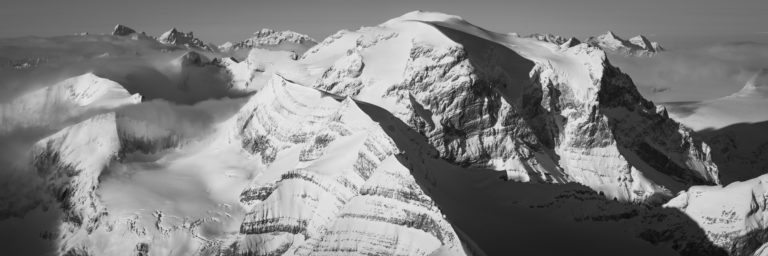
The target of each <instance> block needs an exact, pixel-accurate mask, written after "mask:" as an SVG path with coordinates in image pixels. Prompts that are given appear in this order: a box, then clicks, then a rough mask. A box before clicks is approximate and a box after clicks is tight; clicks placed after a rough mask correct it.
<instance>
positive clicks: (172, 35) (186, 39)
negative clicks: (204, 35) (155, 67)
mask: <svg viewBox="0 0 768 256" xmlns="http://www.w3.org/2000/svg"><path fill="white" fill-rule="evenodd" d="M157 41H159V42H160V43H163V44H166V45H175V46H185V47H188V48H192V49H202V50H207V51H213V50H214V47H211V46H210V45H208V44H206V43H205V42H203V40H200V39H198V38H196V37H195V35H194V34H193V33H192V31H190V32H186V33H184V32H181V31H179V30H177V29H176V28H172V29H171V30H168V31H166V32H165V33H163V34H162V35H160V37H158V38H157Z"/></svg>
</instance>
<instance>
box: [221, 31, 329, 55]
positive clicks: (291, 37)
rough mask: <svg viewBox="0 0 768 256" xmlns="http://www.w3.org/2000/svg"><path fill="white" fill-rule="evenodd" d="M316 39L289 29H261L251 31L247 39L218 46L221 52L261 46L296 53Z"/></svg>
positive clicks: (312, 44)
mask: <svg viewBox="0 0 768 256" xmlns="http://www.w3.org/2000/svg"><path fill="white" fill-rule="evenodd" d="M316 44H317V41H315V39H312V38H311V37H309V36H307V35H304V34H300V33H297V32H293V31H290V30H285V31H277V30H272V29H268V28H265V29H262V30H259V31H257V32H254V33H253V36H251V37H250V38H248V39H245V40H243V41H240V42H236V43H232V42H226V43H224V44H222V45H220V46H219V47H218V48H219V50H220V51H222V52H235V51H239V50H250V49H253V48H263V49H271V50H283V51H293V52H296V53H297V54H302V53H304V52H305V51H306V50H307V49H309V48H311V47H312V46H314V45H316Z"/></svg>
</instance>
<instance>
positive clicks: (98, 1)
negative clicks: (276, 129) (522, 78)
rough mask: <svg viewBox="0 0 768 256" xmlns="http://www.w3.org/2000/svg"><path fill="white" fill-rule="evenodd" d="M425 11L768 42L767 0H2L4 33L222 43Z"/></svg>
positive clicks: (535, 24) (493, 26) (498, 26)
mask: <svg viewBox="0 0 768 256" xmlns="http://www.w3.org/2000/svg"><path fill="white" fill-rule="evenodd" d="M416 9H421V10H428V11H439V12H445V13H450V14H456V15H459V16H462V17H464V18H465V19H467V20H469V21H470V22H472V23H474V24H476V25H479V26H482V27H485V28H487V29H490V30H493V31H497V32H518V33H532V32H547V33H555V34H560V35H564V36H577V37H584V36H587V35H593V34H598V33H603V32H604V31H606V30H613V31H615V32H617V33H618V34H619V35H623V36H625V37H630V36H632V35H635V34H640V33H642V34H646V35H649V36H651V37H656V38H652V39H653V40H661V41H664V39H667V40H666V41H673V40H678V39H679V38H681V37H684V38H689V39H690V38H698V37H701V38H704V37H706V38H713V37H717V38H731V39H732V40H734V41H739V40H743V41H747V40H751V41H763V42H768V27H766V24H768V15H766V14H768V1H767V0H735V1H734V0H731V1H726V0H631V1H624V0H582V1H576V0H559V1H555V0H515V1H511V0H510V1H504V0H488V1H477V0H386V1H385V0H377V1H371V0H357V1H352V0H308V1H293V0H269V1H262V0H258V1H228V0H222V1H215V0H131V1H127V0H124V1H115V0H67V1H60V0H59V1H54V0H47V1H42V0H0V37H16V36H25V35H41V36H50V35H62V34H71V33H76V32H91V33H108V32H110V31H111V29H112V27H113V26H114V25H115V24H117V23H121V24H125V25H128V26H130V27H133V28H134V29H136V30H143V31H146V32H147V33H149V34H153V35H158V34H160V33H162V32H163V31H165V30H168V29H169V28H170V27H173V26H175V27H178V28H179V29H181V30H183V31H189V30H191V31H194V32H195V33H196V35H198V37H200V38H201V39H203V40H204V41H210V42H214V43H222V42H224V41H231V40H239V39H243V38H245V37H247V36H248V35H250V34H251V33H252V32H253V31H256V30H258V29H260V28H263V27H267V28H275V29H291V30H295V31H298V32H302V33H306V34H309V35H311V36H313V37H315V38H316V39H318V40H322V39H323V38H324V37H325V36H327V35H330V34H332V33H334V32H335V31H338V30H340V29H345V28H346V29H356V28H358V27H360V26H370V25H376V24H379V23H381V22H384V21H386V20H387V19H390V18H393V17H396V16H399V15H402V14H403V13H406V12H408V11H412V10H416ZM676 35H679V36H676Z"/></svg>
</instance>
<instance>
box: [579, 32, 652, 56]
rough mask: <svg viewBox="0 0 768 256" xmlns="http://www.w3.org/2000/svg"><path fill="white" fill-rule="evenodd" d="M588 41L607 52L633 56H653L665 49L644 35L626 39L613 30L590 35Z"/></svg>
mask: <svg viewBox="0 0 768 256" xmlns="http://www.w3.org/2000/svg"><path fill="white" fill-rule="evenodd" d="M586 42H587V43H589V44H592V45H594V46H598V47H600V48H602V49H603V50H605V51H607V52H615V53H620V54H625V55H633V56H653V55H655V54H657V53H659V52H662V51H664V48H663V47H661V45H660V44H659V43H657V42H651V41H650V40H648V38H646V37H645V36H643V35H638V36H635V37H633V38H630V39H629V40H624V39H622V38H621V37H619V36H617V35H616V34H614V33H613V32H611V31H608V32H606V33H605V34H603V35H599V36H596V37H590V38H588V39H587V40H586Z"/></svg>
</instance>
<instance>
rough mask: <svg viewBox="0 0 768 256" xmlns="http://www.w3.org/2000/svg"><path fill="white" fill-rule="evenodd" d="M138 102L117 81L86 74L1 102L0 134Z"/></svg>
mask: <svg viewBox="0 0 768 256" xmlns="http://www.w3.org/2000/svg"><path fill="white" fill-rule="evenodd" d="M140 101H141V96H140V95H138V94H130V93H129V92H128V91H127V90H125V89H124V88H123V87H122V86H120V84H117V83H115V82H113V81H110V80H107V79H104V78H101V77H98V76H96V75H94V74H92V73H87V74H84V75H80V76H77V77H72V78H69V79H66V80H64V81H61V82H59V83H56V84H54V85H51V86H48V87H43V88H40V89H37V90H35V91H32V92H29V93H26V94H24V95H22V96H20V97H17V98H15V99H14V100H12V101H10V102H6V103H0V124H1V125H0V134H4V133H7V132H9V131H12V130H15V129H24V128H40V127H49V126H53V127H56V126H59V125H62V124H65V123H66V122H68V121H72V119H75V120H76V119H77V118H78V117H81V116H83V115H87V114H92V113H96V112H97V111H107V110H110V109H114V108H117V107H120V106H123V105H129V104H135V103H138V102H140Z"/></svg>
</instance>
